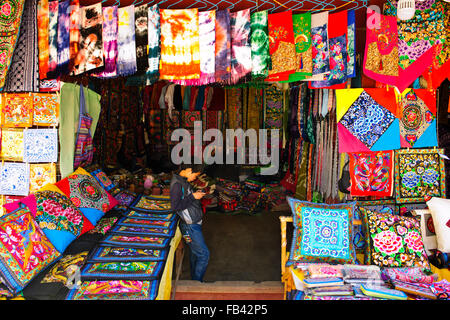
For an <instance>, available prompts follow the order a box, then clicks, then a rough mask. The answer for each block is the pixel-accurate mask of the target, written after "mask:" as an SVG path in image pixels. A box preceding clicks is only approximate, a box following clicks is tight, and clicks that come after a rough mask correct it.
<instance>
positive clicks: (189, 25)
mask: <svg viewBox="0 0 450 320" xmlns="http://www.w3.org/2000/svg"><path fill="white" fill-rule="evenodd" d="M160 13H161V62H160V70H159V71H160V79H163V80H192V79H199V78H200V39H199V19H198V9H182V10H181V9H180V10H179V9H177V10H169V9H166V10H161V12H160Z"/></svg>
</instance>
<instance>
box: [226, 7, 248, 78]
mask: <svg viewBox="0 0 450 320" xmlns="http://www.w3.org/2000/svg"><path fill="white" fill-rule="evenodd" d="M230 26H231V27H230V30H231V83H232V84H235V83H237V82H238V81H239V80H240V79H242V78H245V77H247V76H248V75H249V74H250V73H251V72H252V49H251V47H250V39H249V36H250V9H246V10H241V11H238V12H233V13H231V14H230Z"/></svg>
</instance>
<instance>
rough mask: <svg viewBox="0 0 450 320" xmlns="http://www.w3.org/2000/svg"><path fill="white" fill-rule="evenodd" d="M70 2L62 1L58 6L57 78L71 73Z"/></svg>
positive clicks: (67, 0)
mask: <svg viewBox="0 0 450 320" xmlns="http://www.w3.org/2000/svg"><path fill="white" fill-rule="evenodd" d="M69 6H70V1H69V0H66V1H60V2H59V5H58V37H57V48H58V60H57V61H58V62H57V66H56V74H57V76H61V75H65V74H68V73H69V60H70V49H69V47H70V35H69V26H70V10H69Z"/></svg>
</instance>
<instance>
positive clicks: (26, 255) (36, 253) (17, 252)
mask: <svg viewBox="0 0 450 320" xmlns="http://www.w3.org/2000/svg"><path fill="white" fill-rule="evenodd" d="M59 257H60V253H59V252H58V251H57V250H56V249H55V247H54V246H53V245H52V244H51V242H50V240H49V239H48V238H47V237H46V236H45V234H44V233H43V232H42V230H41V229H40V228H39V226H38V224H37V222H36V221H34V219H33V217H32V215H31V212H30V210H28V209H27V208H26V207H22V208H19V209H17V210H15V211H13V212H11V213H9V214H8V215H6V216H4V217H2V219H1V220H0V276H1V278H2V279H3V281H4V283H5V285H6V286H7V287H8V288H9V290H10V291H11V292H13V293H14V294H16V293H18V292H19V291H21V290H22V289H23V288H24V287H25V286H26V285H27V284H28V283H29V282H30V281H31V280H32V279H33V278H34V277H35V276H36V275H37V274H38V273H39V272H40V271H42V270H43V269H44V268H45V267H47V266H48V265H49V264H51V263H52V262H54V261H56V259H58V258H59Z"/></svg>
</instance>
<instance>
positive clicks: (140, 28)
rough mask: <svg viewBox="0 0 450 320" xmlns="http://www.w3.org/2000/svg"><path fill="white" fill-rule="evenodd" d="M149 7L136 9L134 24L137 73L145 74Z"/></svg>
mask: <svg viewBox="0 0 450 320" xmlns="http://www.w3.org/2000/svg"><path fill="white" fill-rule="evenodd" d="M147 21H148V5H147V4H143V5H140V6H138V7H135V10H134V23H135V33H136V35H135V36H136V66H137V72H138V73H139V74H143V73H145V72H146V71H147V68H148V54H147V46H148V22H147Z"/></svg>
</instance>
